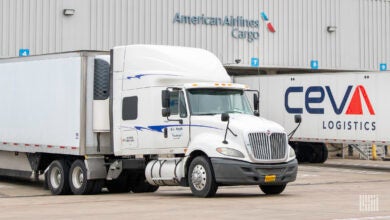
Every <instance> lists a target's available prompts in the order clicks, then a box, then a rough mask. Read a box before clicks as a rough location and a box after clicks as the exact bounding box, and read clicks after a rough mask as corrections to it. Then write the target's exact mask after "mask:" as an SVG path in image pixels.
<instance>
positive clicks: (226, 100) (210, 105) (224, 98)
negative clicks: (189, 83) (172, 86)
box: [188, 89, 253, 115]
mask: <svg viewBox="0 0 390 220" xmlns="http://www.w3.org/2000/svg"><path fill="white" fill-rule="evenodd" d="M188 101H189V105H190V110H191V114H192V115H215V114H222V113H242V114H253V112H252V110H251V108H250V105H249V103H248V100H247V98H246V96H245V95H244V91H242V90H234V89H230V90H228V89H190V90H188Z"/></svg>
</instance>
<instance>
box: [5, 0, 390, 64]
mask: <svg viewBox="0 0 390 220" xmlns="http://www.w3.org/2000/svg"><path fill="white" fill-rule="evenodd" d="M65 8H72V9H75V10H76V12H75V14H74V15H73V16H64V15H63V13H62V11H63V9H65ZM261 12H265V13H266V14H267V15H268V17H269V19H270V21H271V23H272V24H273V25H274V27H275V29H276V32H275V33H271V32H270V31H268V29H267V27H266V22H265V21H263V20H262V18H261V16H260V13H261ZM176 13H180V14H181V15H187V16H202V14H203V15H204V16H211V17H222V18H223V17H225V16H235V17H237V16H242V17H243V18H245V19H249V20H259V27H258V28H250V27H239V29H240V30H243V31H247V30H249V31H254V32H259V34H260V37H259V39H258V40H254V41H253V42H248V41H247V40H246V39H235V38H233V37H232V36H231V32H232V29H233V28H234V27H231V26H227V25H206V24H192V23H191V24H188V23H186V24H184V23H178V22H176V23H174V22H173V21H174V16H175V14H176ZM328 26H336V31H335V32H333V33H329V32H328V31H327V27H328ZM136 43H143V44H170V45H181V46H192V47H201V48H205V49H208V50H210V51H212V52H214V53H215V54H216V55H217V56H218V57H219V58H220V59H221V60H222V62H223V63H224V64H226V65H234V64H233V63H234V61H235V60H236V59H241V63H240V64H239V65H240V66H250V62H251V58H252V57H258V58H259V59H260V67H268V68H269V67H271V68H272V67H276V68H310V61H311V60H318V61H319V67H320V69H348V70H354V69H372V70H377V69H379V63H387V65H388V66H390V1H389V0H0V57H9V56H17V55H18V51H19V49H20V48H29V49H30V50H31V54H43V53H52V52H61V51H70V50H80V49H91V50H108V49H109V48H111V47H113V46H115V45H124V44H136Z"/></svg>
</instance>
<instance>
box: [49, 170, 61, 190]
mask: <svg viewBox="0 0 390 220" xmlns="http://www.w3.org/2000/svg"><path fill="white" fill-rule="evenodd" d="M61 181H62V173H61V170H60V169H59V168H58V167H53V168H52V170H51V173H50V183H51V186H52V187H53V188H54V189H58V188H59V187H60V185H61Z"/></svg>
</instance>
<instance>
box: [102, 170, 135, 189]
mask: <svg viewBox="0 0 390 220" xmlns="http://www.w3.org/2000/svg"><path fill="white" fill-rule="evenodd" d="M106 187H107V189H108V191H109V192H110V193H127V192H130V190H131V185H130V183H129V180H128V175H127V173H125V172H122V173H121V174H120V175H119V177H118V178H116V179H114V180H108V181H106Z"/></svg>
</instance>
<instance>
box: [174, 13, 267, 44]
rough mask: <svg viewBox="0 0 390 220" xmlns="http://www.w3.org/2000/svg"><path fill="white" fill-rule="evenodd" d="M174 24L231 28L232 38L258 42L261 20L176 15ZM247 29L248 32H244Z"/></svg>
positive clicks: (241, 17) (240, 17)
mask: <svg viewBox="0 0 390 220" xmlns="http://www.w3.org/2000/svg"><path fill="white" fill-rule="evenodd" d="M173 23H179V24H192V25H209V26H230V27H232V29H231V36H232V37H233V38H236V39H246V40H247V41H248V42H253V41H254V40H258V39H259V37H260V33H259V31H258V29H259V26H260V21H259V20H253V19H247V18H244V17H243V16H225V17H213V16H206V15H204V14H202V15H199V16H188V15H182V14H180V13H176V14H175V16H174V18H173ZM243 28H246V29H247V30H243Z"/></svg>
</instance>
